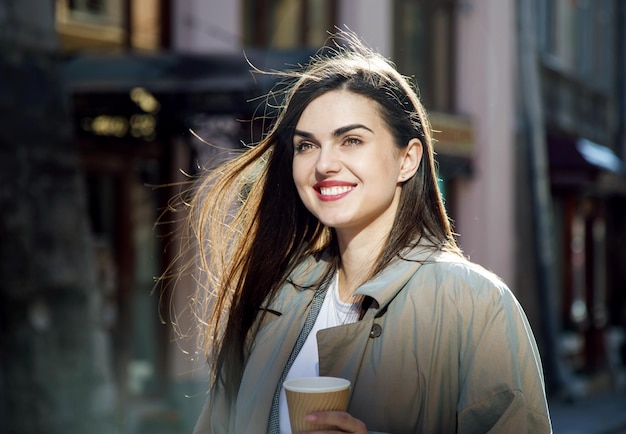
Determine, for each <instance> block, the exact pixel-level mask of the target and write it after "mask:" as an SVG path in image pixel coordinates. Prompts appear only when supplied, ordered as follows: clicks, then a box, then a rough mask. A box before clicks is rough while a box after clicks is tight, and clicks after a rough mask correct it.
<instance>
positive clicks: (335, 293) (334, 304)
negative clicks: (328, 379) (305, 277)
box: [278, 274, 361, 434]
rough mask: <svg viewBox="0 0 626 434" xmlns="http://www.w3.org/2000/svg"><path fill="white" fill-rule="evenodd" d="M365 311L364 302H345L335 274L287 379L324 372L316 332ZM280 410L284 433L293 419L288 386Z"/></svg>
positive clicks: (284, 433) (351, 320)
mask: <svg viewBox="0 0 626 434" xmlns="http://www.w3.org/2000/svg"><path fill="white" fill-rule="evenodd" d="M360 311H361V303H358V302H355V303H344V302H343V301H341V299H340V298H339V275H338V274H335V277H334V279H333V281H332V282H331V284H330V286H329V287H328V290H327V291H326V295H325V296H324V301H323V303H322V307H321V309H320V312H319V315H318V316H317V319H316V320H315V324H313V328H312V329H311V332H310V333H309V336H308V337H307V338H306V341H304V345H303V346H302V349H301V350H300V353H298V356H297V357H296V360H294V362H293V365H291V369H289V372H288V373H287V377H285V380H289V379H291V378H299V377H317V376H319V374H320V369H319V354H318V352H317V338H316V334H317V332H318V331H319V330H323V329H327V328H331V327H336V326H340V325H345V324H351V323H354V322H357V321H358V319H359V313H360ZM278 414H279V416H280V432H281V434H289V433H291V425H290V423H289V410H288V409H287V398H286V396H285V389H283V390H282V391H281V392H280V402H279V410H278Z"/></svg>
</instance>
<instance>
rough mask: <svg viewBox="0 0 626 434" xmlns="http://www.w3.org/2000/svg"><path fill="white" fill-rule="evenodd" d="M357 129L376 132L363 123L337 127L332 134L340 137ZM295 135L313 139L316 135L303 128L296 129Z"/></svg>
mask: <svg viewBox="0 0 626 434" xmlns="http://www.w3.org/2000/svg"><path fill="white" fill-rule="evenodd" d="M357 129H364V130H367V131H369V132H370V133H374V131H372V130H371V129H370V128H368V127H366V126H365V125H363V124H350V125H346V126H345V127H339V128H337V129H336V130H335V131H333V132H332V136H333V137H339V136H342V135H344V134H346V133H348V132H350V131H352V130H357ZM294 135H296V136H300V137H304V138H305V139H312V138H313V137H314V135H313V134H311V133H309V132H306V131H301V130H294Z"/></svg>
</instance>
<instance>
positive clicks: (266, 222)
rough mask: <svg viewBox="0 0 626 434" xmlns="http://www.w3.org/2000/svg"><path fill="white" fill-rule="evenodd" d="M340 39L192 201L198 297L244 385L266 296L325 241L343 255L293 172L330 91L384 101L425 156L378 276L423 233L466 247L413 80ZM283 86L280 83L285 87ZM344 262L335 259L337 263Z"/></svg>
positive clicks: (205, 320)
mask: <svg viewBox="0 0 626 434" xmlns="http://www.w3.org/2000/svg"><path fill="white" fill-rule="evenodd" d="M331 42H332V44H331V45H329V46H328V47H326V48H325V49H324V50H323V51H320V53H318V54H317V55H316V56H314V57H313V58H312V59H311V61H310V63H309V64H308V65H307V66H306V67H304V68H302V69H301V70H297V71H285V72H280V73H277V74H279V75H280V76H281V77H282V78H283V79H284V81H283V82H282V84H281V85H280V87H279V90H278V91H275V92H273V93H270V95H269V98H272V99H273V100H274V101H276V100H282V103H281V104H279V106H278V107H277V110H276V113H275V117H274V119H275V120H274V122H273V124H272V125H271V127H270V129H269V132H268V133H267V134H266V136H265V137H264V138H263V139H262V140H261V141H260V142H259V143H258V144H256V145H254V146H251V147H250V149H248V150H246V151H245V152H244V153H242V154H241V155H240V156H238V157H236V158H234V159H233V160H231V161H229V162H227V163H226V164H224V165H222V166H221V167H219V168H217V169H215V170H212V171H210V172H208V173H207V174H206V176H204V177H203V178H202V180H201V182H200V183H199V184H198V185H197V189H196V190H195V191H194V196H193V199H192V200H191V202H190V203H189V207H190V211H191V212H190V214H189V215H190V223H191V224H190V227H191V228H192V230H193V235H194V239H195V243H194V244H195V248H196V249H197V250H198V253H199V267H198V268H199V270H198V272H199V275H198V277H197V279H198V283H199V284H198V290H197V297H196V298H195V300H194V303H196V305H195V307H196V308H197V315H198V318H199V319H200V320H201V328H202V330H201V332H202V335H203V337H204V345H205V350H206V354H207V358H208V360H209V362H210V366H211V372H212V379H213V380H215V379H219V380H221V381H223V383H224V385H225V387H226V390H227V391H229V392H230V393H236V390H237V388H238V385H239V381H240V378H241V374H242V371H243V365H244V360H245V357H246V355H245V348H246V339H248V338H250V333H254V330H252V327H253V324H254V321H255V319H256V318H257V316H258V315H259V311H260V307H261V306H262V304H263V303H264V302H265V301H266V300H268V299H271V298H272V297H274V296H275V295H276V293H277V291H278V290H279V289H280V287H281V285H282V284H284V283H285V281H286V279H287V278H288V276H289V273H290V272H291V271H292V270H293V268H294V267H295V266H297V265H298V264H299V263H301V262H302V260H303V259H304V258H306V257H308V256H309V255H312V254H316V253H319V252H321V251H323V250H325V251H328V252H330V253H329V254H330V255H331V256H333V255H334V256H335V258H336V257H337V253H336V252H337V250H336V246H335V239H334V235H333V231H332V230H331V229H329V228H327V227H324V226H323V225H322V224H321V223H320V222H319V221H318V220H317V219H316V218H315V217H314V216H313V215H312V214H311V213H310V212H309V211H308V210H307V209H306V208H305V207H304V205H303V203H302V201H301V200H300V198H299V196H298V193H297V191H296V188H295V185H294V182H293V176H292V158H293V145H292V140H293V134H294V129H295V126H296V124H297V122H298V120H299V118H300V115H301V114H302V112H303V110H304V109H305V108H306V106H307V105H308V104H309V103H310V102H311V101H312V100H314V99H315V98H317V97H318V96H320V95H322V94H324V93H325V92H328V91H331V90H336V89H345V90H348V91H351V92H355V93H357V94H360V95H363V96H365V97H368V98H370V99H372V100H374V101H376V102H377V104H378V107H379V110H380V114H381V116H382V118H383V120H384V121H385V122H386V124H387V126H388V127H389V130H390V131H391V133H392V134H393V135H394V139H395V142H396V144H397V146H398V147H405V146H407V144H408V142H409V141H410V140H411V139H413V138H418V139H419V140H420V141H421V142H422V146H423V156H422V161H421V164H420V166H419V169H418V171H417V173H416V174H415V176H413V177H412V178H411V179H410V180H408V181H406V182H405V183H404V184H403V186H402V192H401V196H400V206H399V208H398V212H397V215H396V218H395V222H394V224H393V227H392V230H391V233H390V234H389V237H388V239H387V241H386V245H385V247H384V248H383V251H382V253H381V255H380V257H379V258H378V261H377V263H376V266H375V267H374V270H373V271H372V276H373V275H375V274H377V273H379V272H380V271H381V270H383V269H384V268H385V267H386V266H388V265H389V263H390V262H391V261H392V260H393V259H394V258H395V257H397V256H398V254H399V253H400V252H401V251H402V250H403V249H405V248H406V247H409V246H411V245H413V244H416V243H417V242H419V240H420V239H421V237H425V238H427V239H428V240H429V241H430V242H431V243H433V244H434V245H436V246H438V247H439V248H441V249H446V250H450V251H453V252H456V253H459V254H460V251H459V249H458V247H457V245H456V242H455V240H454V237H453V234H452V232H451V228H450V223H449V220H448V217H447V215H446V212H445V208H444V205H443V202H442V199H441V197H440V192H439V188H438V185H437V179H436V170H435V161H434V158H433V148H432V142H431V130H430V125H429V122H428V119H427V117H426V113H425V110H424V107H423V106H422V104H421V103H420V101H419V98H418V96H417V93H416V91H415V89H414V87H413V86H412V85H411V83H410V81H409V80H408V79H406V78H405V77H403V76H402V75H401V74H399V73H398V72H397V71H396V69H395V68H394V66H393V65H392V64H391V63H390V62H389V61H387V60H386V59H385V58H383V57H382V56H381V55H379V54H377V53H375V52H373V51H372V50H370V49H369V48H367V47H366V46H365V45H364V44H363V43H362V42H361V41H360V40H359V39H358V38H357V37H356V35H354V34H352V33H350V32H347V31H339V32H338V33H337V34H335V35H334V36H333V38H331ZM276 92H279V93H278V94H277V93H276ZM336 263H337V262H335V264H336Z"/></svg>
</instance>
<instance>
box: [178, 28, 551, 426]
mask: <svg viewBox="0 0 626 434" xmlns="http://www.w3.org/2000/svg"><path fill="white" fill-rule="evenodd" d="M331 42H332V43H334V44H333V45H332V46H331V47H330V49H327V50H326V51H325V53H326V54H324V55H322V54H320V55H318V56H316V57H314V58H312V59H311V62H310V63H309V64H308V65H307V66H306V67H305V68H303V69H302V70H299V71H286V72H284V73H282V75H283V78H285V79H287V80H289V83H290V84H289V85H288V86H287V87H286V89H285V94H284V96H285V98H284V103H283V104H282V105H281V107H280V108H279V110H278V113H277V115H276V117H275V119H274V122H273V125H272V128H271V129H270V131H269V132H268V134H267V135H266V136H265V137H264V138H263V139H262V140H261V141H260V142H259V143H258V144H256V145H255V146H252V147H251V148H250V149H249V150H247V151H246V152H244V153H243V154H242V155H240V156H239V157H237V158H235V159H233V160H232V161H230V162H228V163H226V164H224V165H223V166H220V167H218V168H216V169H215V170H213V171H211V172H208V173H207V174H206V176H205V177H204V178H202V179H201V180H200V181H199V185H198V187H197V190H196V191H195V195H194V199H193V200H192V201H191V202H190V204H189V206H190V219H191V220H190V228H191V229H192V234H193V239H194V240H195V243H194V244H193V246H192V248H193V249H194V251H195V252H199V254H200V258H199V259H200V260H199V261H198V263H199V264H200V267H198V269H194V270H193V271H192V272H193V273H194V274H195V278H196V280H197V281H198V282H199V286H198V292H197V297H196V298H195V299H194V301H193V302H194V305H193V306H192V307H194V308H195V309H196V311H197V314H198V319H199V327H200V330H201V332H202V333H203V336H204V338H205V340H204V344H205V350H206V353H207V357H208V362H209V368H210V371H211V373H212V377H211V384H210V390H209V395H208V399H207V403H206V406H205V408H204V410H203V412H202V414H201V415H200V419H199V420H198V423H197V426H196V433H256V432H269V433H279V432H290V420H289V412H288V407H287V402H286V399H285V393H284V390H283V383H284V382H285V381H286V380H288V379H292V378H297V377H312V376H313V377H314V376H332V377H341V378H345V379H348V380H349V381H350V382H351V392H350V399H349V405H348V408H347V411H345V412H344V411H318V412H312V413H310V414H308V415H307V416H306V420H307V421H308V422H310V423H313V424H314V425H315V424H319V425H320V426H325V425H332V426H335V427H337V428H338V429H339V430H340V431H342V432H354V433H365V432H368V431H369V432H389V433H405V432H406V433H409V432H410V433H416V432H418V433H420V432H436V433H455V432H458V433H484V432H516V433H517V432H533V433H544V432H550V431H551V428H550V418H549V414H548V408H547V404H546V398H545V393H544V383H543V376H542V370H541V362H540V359H539V354H538V352H537V348H536V344H535V340H534V337H533V335H532V332H531V331H530V326H529V324H528V321H527V319H526V316H525V314H524V312H523V310H522V308H521V306H520V305H519V303H518V302H517V300H516V299H515V297H514V296H513V294H512V293H511V291H510V290H509V289H508V287H507V286H506V285H505V284H504V283H503V282H502V281H501V280H500V279H499V278H498V277H496V276H494V275H493V274H491V273H489V272H487V271H486V270H484V269H483V268H481V267H480V266H478V265H476V264H472V263H470V262H469V261H467V260H466V259H465V258H464V257H463V255H462V253H461V251H460V250H459V248H458V247H457V245H456V242H455V239H454V237H453V233H452V230H451V227H450V223H449V221H448V217H447V215H446V212H445V208H444V206H443V203H442V200H441V196H440V191H439V188H438V184H437V178H436V174H435V160H434V156H433V149H432V143H431V132H430V126H429V123H428V119H427V117H426V115H425V110H424V108H423V106H422V104H421V103H420V101H419V99H418V97H417V95H416V93H415V90H414V88H413V87H412V86H411V84H410V82H409V81H407V79H405V78H404V77H403V76H401V75H400V74H399V73H398V72H397V71H396V70H395V69H394V67H393V66H392V65H391V64H390V63H389V62H388V61H387V60H385V59H384V58H383V57H381V56H380V55H378V54H376V53H374V52H372V51H371V50H369V49H368V48H366V47H365V46H364V45H363V44H362V43H361V42H360V41H359V40H358V38H357V37H356V36H355V35H354V34H351V33H349V32H339V33H338V34H337V35H335V37H334V39H333V40H332V41H331ZM268 104H269V103H268ZM381 373H384V374H381ZM381 375H384V377H383V376H381ZM373 398H375V399H373Z"/></svg>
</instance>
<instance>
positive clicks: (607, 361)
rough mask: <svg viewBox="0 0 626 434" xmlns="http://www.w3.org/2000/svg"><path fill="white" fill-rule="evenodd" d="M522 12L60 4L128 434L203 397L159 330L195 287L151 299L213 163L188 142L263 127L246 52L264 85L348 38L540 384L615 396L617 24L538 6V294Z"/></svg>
mask: <svg viewBox="0 0 626 434" xmlns="http://www.w3.org/2000/svg"><path fill="white" fill-rule="evenodd" d="M519 8H520V4H519V2H514V1H512V0H508V1H502V0H481V1H478V0H301V1H296V0H256V1H255V0H239V1H229V2H222V1H218V0H204V1H201V0H180V1H176V2H174V1H172V0H129V1H122V0H57V31H58V34H59V36H60V40H61V42H62V44H63V46H64V48H65V52H66V71H65V74H66V80H67V89H68V92H70V93H71V95H72V100H73V105H74V122H75V134H76V139H77V141H78V143H79V146H80V149H81V153H82V161H83V168H84V171H85V176H86V179H87V185H88V200H89V204H90V213H91V219H92V231H93V234H94V237H95V238H96V239H97V240H98V243H99V246H100V251H101V257H100V262H99V265H100V266H101V271H102V282H103V283H102V284H103V291H106V294H107V297H108V298H109V301H110V303H109V305H108V308H107V312H105V314H106V315H107V317H108V318H109V319H110V337H111V342H112V345H113V346H114V349H115V356H114V360H112V361H111V363H113V365H114V366H115V368H116V373H117V378H118V387H119V395H120V403H122V404H123V410H122V413H123V417H122V420H123V424H125V427H127V428H128V429H129V430H132V429H133V427H132V425H133V423H135V422H136V421H138V420H141V421H142V422H141V423H143V424H145V423H148V422H149V421H150V415H151V411H152V409H153V408H157V409H158V410H162V409H163V408H166V409H169V410H171V413H167V412H166V413H163V412H162V411H159V412H157V413H158V415H159V416H155V418H157V420H158V421H159V422H158V423H163V417H164V416H163V414H169V416H170V417H171V418H172V420H174V421H178V422H176V423H182V424H183V425H184V426H185V430H186V431H188V430H189V426H190V425H191V424H193V419H194V417H195V414H196V413H197V411H198V410H199V406H200V405H201V404H202V400H203V391H204V388H205V387H206V380H205V377H204V375H203V372H202V368H203V366H202V365H203V363H202V355H197V354H195V353H194V350H193V346H192V345H191V344H190V342H186V341H183V342H179V344H178V345H177V344H175V343H174V340H175V338H174V334H173V333H172V328H171V325H169V324H168V325H167V326H163V325H162V324H160V322H159V316H158V315H157V312H159V313H160V314H161V316H162V317H163V319H164V320H165V321H166V322H168V323H172V322H174V323H176V325H177V326H178V327H179V328H180V329H181V330H182V331H183V332H189V333H190V334H193V329H192V328H191V329H189V327H190V326H189V324H190V322H189V319H188V318H186V317H185V316H184V314H181V316H177V317H174V316H173V314H172V312H173V311H175V310H176V309H178V310H180V308H181V307H182V306H184V303H186V302H188V297H189V295H190V291H191V285H188V286H189V288H188V291H189V292H186V291H187V288H185V285H182V287H183V288H182V289H181V288H179V289H178V290H177V291H176V292H175V293H174V294H173V295H172V294H169V293H168V292H167V291H165V293H164V295H163V297H164V298H163V300H164V302H162V304H161V305H160V306H159V301H160V298H159V295H158V294H154V293H152V290H153V288H154V285H155V283H154V277H155V276H159V275H161V273H162V272H163V271H164V270H165V267H166V266H167V264H168V263H169V262H170V261H171V260H172V258H173V256H172V255H174V254H175V252H176V248H175V244H174V245H171V244H168V243H170V242H172V240H170V239H168V235H169V234H170V232H171V230H172V229H173V227H175V226H176V224H174V223H172V222H171V219H172V218H175V217H176V216H168V218H165V219H164V221H163V223H162V224H159V225H157V226H156V227H154V224H155V222H156V221H157V220H158V218H159V214H160V212H162V211H164V210H165V209H166V206H167V203H168V200H169V199H170V198H171V197H172V196H173V195H174V194H176V193H177V192H179V191H180V187H178V186H176V185H174V183H176V182H180V181H183V180H184V179H185V178H184V177H183V176H182V175H181V171H183V172H185V173H193V172H194V171H195V168H197V167H198V166H202V165H203V164H205V163H206V162H207V161H208V160H209V159H211V158H217V157H218V155H217V154H216V153H215V152H214V151H213V150H212V149H214V148H211V147H208V146H206V145H204V144H203V143H202V142H200V141H199V140H197V139H195V138H194V137H193V135H191V134H190V133H189V129H193V130H194V131H196V132H197V133H198V135H199V136H201V137H202V138H203V139H205V140H207V141H209V142H211V143H214V144H217V145H219V146H222V147H224V148H231V149H236V148H239V147H240V143H241V142H242V141H243V142H250V141H251V140H252V138H251V137H252V136H254V135H255V134H257V133H258V126H257V125H256V124H250V123H248V122H241V121H240V120H241V119H250V118H251V117H252V116H253V115H254V112H255V110H256V108H257V106H258V105H259V102H260V100H259V99H258V97H260V96H262V95H263V94H264V93H265V92H267V90H268V89H269V87H270V86H271V85H272V82H271V80H270V81H268V80H263V79H260V78H258V77H257V78H256V79H254V78H253V77H252V75H251V74H250V73H249V69H250V67H249V65H248V64H247V63H246V59H245V58H244V55H243V53H244V51H245V53H246V55H247V57H248V59H250V61H251V63H252V64H254V65H255V66H257V67H259V68H260V69H264V70H267V69H272V68H279V69H280V68H284V67H285V65H296V64H298V63H302V62H306V59H307V58H308V56H309V55H310V54H311V53H312V50H315V49H317V48H319V47H320V46H321V45H322V44H323V43H324V41H325V40H326V38H327V32H328V31H332V30H333V28H334V26H344V25H345V26H348V27H349V28H350V29H351V30H354V31H355V32H357V33H358V34H359V35H360V36H362V37H363V38H364V39H365V41H366V42H367V43H368V44H369V45H370V46H372V47H374V48H375V49H377V50H379V51H380V52H381V53H382V54H384V55H385V56H387V57H389V58H391V59H392V60H393V61H394V62H395V63H396V64H397V66H398V68H399V70H400V71H401V72H402V73H404V74H406V75H409V76H412V77H413V78H414V79H415V81H416V83H417V85H418V87H419V91H420V95H421V98H422V100H423V101H424V103H425V105H426V108H427V109H428V111H429V112H430V115H431V121H432V124H433V128H434V130H436V133H435V138H436V139H437V143H436V145H435V149H436V151H437V156H438V160H439V163H440V175H441V187H442V189H443V192H444V196H445V199H446V206H447V207H448V210H449V213H450V215H451V217H452V218H453V220H454V221H455V228H456V230H457V232H459V233H460V234H461V235H460V237H459V242H460V244H461V246H462V248H463V249H464V251H465V252H466V253H467V254H468V255H469V256H470V257H471V259H472V260H474V261H476V262H478V263H481V264H482V265H484V266H485V267H487V268H489V269H491V270H493V271H495V272H496V273H498V274H499V275H500V276H502V277H503V278H504V280H505V281H507V282H508V283H509V284H510V286H511V287H512V289H513V290H514V292H515V293H516V294H517V295H518V297H519V298H520V300H521V302H522V304H523V305H524V308H525V309H526V311H527V313H528V315H529V317H530V319H531V323H532V325H533V328H534V330H535V333H536V335H537V337H538V340H539V342H540V346H541V348H542V353H543V354H544V355H547V358H548V359H552V358H553V359H554V360H549V362H550V365H551V366H552V365H554V366H556V367H557V368H555V369H556V372H555V370H554V369H551V370H549V371H548V375H549V376H551V377H558V378H559V379H561V378H563V379H564V381H567V382H568V384H570V383H571V382H572V381H571V378H574V379H576V380H578V379H582V380H585V381H576V384H577V385H580V384H582V386H581V387H582V389H581V387H579V388H578V389H577V390H582V392H581V393H590V392H591V391H592V390H596V389H597V388H598V387H599V388H604V389H609V388H610V387H611V386H610V384H609V383H612V384H615V382H614V381H612V382H610V381H609V382H606V381H604V383H603V382H602V381H600V382H598V381H595V379H597V378H604V379H607V378H608V379H612V380H614V379H615V378H617V377H616V376H615V375H616V374H615V373H616V372H618V371H619V367H620V366H623V360H621V359H619V357H618V353H619V346H620V345H621V344H620V342H622V341H623V336H624V328H625V327H626V299H625V298H626V296H625V295H624V294H625V292H624V288H625V287H626V269H625V267H624V266H623V264H625V263H626V247H625V246H624V245H623V243H620V240H624V239H626V233H625V232H626V219H625V218H624V208H625V205H626V202H625V201H626V181H625V178H624V176H625V175H624V163H623V161H624V157H625V152H626V128H625V120H626V114H625V113H626V112H625V103H626V89H625V86H624V84H623V83H624V78H625V76H624V70H625V65H626V60H625V53H626V48H625V46H624V41H625V40H626V34H625V33H624V32H625V31H626V30H625V28H626V26H625V25H624V24H625V23H626V17H625V14H626V11H625V6H624V5H622V4H621V2H620V0H602V1H594V2H591V1H570V0H536V1H535V2H534V12H535V20H534V24H535V26H536V28H535V30H536V35H537V37H538V47H539V53H538V54H539V56H538V62H537V64H536V65H534V66H535V67H536V70H537V71H538V74H539V77H540V82H541V84H542V87H541V89H542V93H541V101H542V107H543V108H544V111H543V114H544V116H543V118H542V120H543V121H542V128H543V131H544V139H545V155H546V156H547V157H548V158H549V160H548V174H549V192H550V195H551V198H552V199H553V201H552V202H551V205H552V207H553V208H552V209H553V214H551V215H550V219H551V220H550V221H551V222H552V223H553V228H554V231H553V234H554V242H553V243H551V246H553V248H554V257H555V260H554V267H553V269H551V270H550V272H551V273H553V275H552V277H553V279H552V281H553V282H554V284H553V285H551V286H550V287H548V288H542V287H541V285H538V283H537V282H538V278H539V277H538V274H539V273H540V270H539V267H538V266H537V261H536V257H537V245H538V240H537V238H538V237H537V235H536V234H537V233H538V230H537V222H536V221H535V219H534V216H533V213H532V208H533V206H534V205H533V200H532V199H533V195H534V194H535V193H534V192H533V189H532V188H531V184H532V179H533V178H532V177H533V175H532V173H533V172H532V170H531V168H532V167H531V166H532V164H533V161H532V158H531V157H529V155H528V152H527V151H528V150H527V148H528V141H529V134H528V130H527V125H526V116H525V114H524V110H523V109H522V107H521V106H522V104H521V103H520V100H521V98H522V97H523V96H524V95H521V93H522V92H524V91H525V88H523V87H522V86H521V85H520V82H522V81H523V78H524V77H523V76H522V74H523V72H522V71H523V70H524V68H521V66H522V65H520V59H521V58H522V56H520V45H519V41H520V39H521V38H522V37H523V36H524V33H523V32H524V31H527V29H524V28H523V27H522V26H521V25H520V13H519V10H520V9H519ZM158 186H161V187H158ZM540 291H548V294H547V296H544V295H542V293H540ZM546 300H548V302H547V301H546ZM170 301H171V304H172V306H173V308H174V310H170ZM180 347H182V349H184V350H185V351H189V353H188V354H186V353H184V352H183V351H181V348H180ZM544 357H545V356H544ZM194 359H195V360H194ZM198 359H199V360H200V362H199V363H198ZM548 380H549V382H550V383H554V384H557V385H558V384H559V381H557V380H554V381H553V380H552V379H551V378H548ZM592 383H593V384H594V385H597V384H600V386H594V387H596V389H593V388H591V387H589V386H588V384H592ZM568 387H569V386H568ZM185 396H189V397H188V398H185ZM127 404H128V405H127ZM128 409H130V410H128ZM157 413H155V414H157ZM139 415H140V416H141V417H139ZM146 421H148V422H146ZM137 423H139V422H137ZM155 423H157V422H155ZM173 423H174V422H173Z"/></svg>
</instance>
